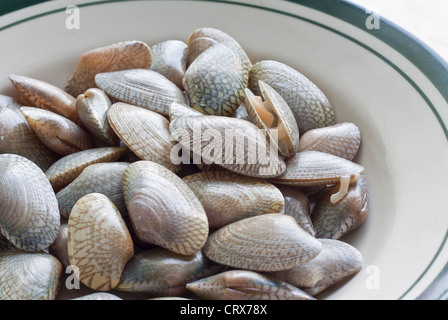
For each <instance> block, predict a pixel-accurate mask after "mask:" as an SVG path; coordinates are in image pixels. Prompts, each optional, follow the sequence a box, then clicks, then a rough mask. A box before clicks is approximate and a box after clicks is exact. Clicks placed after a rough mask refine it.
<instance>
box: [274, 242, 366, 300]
mask: <svg viewBox="0 0 448 320" xmlns="http://www.w3.org/2000/svg"><path fill="white" fill-rule="evenodd" d="M319 242H320V243H321V244H322V250H321V251H320V253H319V254H318V255H317V256H316V257H315V258H313V259H312V260H310V261H308V262H305V263H304V264H301V265H300V266H298V267H295V268H292V269H289V270H283V271H278V272H272V273H270V274H269V275H271V276H273V277H275V278H278V279H281V280H283V281H286V282H288V283H290V284H292V285H294V286H296V287H298V288H300V289H302V290H303V291H305V292H307V293H308V294H310V295H312V296H315V295H317V294H319V293H321V292H322V291H324V290H326V289H328V288H329V287H331V286H333V285H334V284H336V283H339V282H341V281H343V280H345V279H347V278H349V277H350V276H353V275H354V274H356V273H357V272H359V271H360V270H361V268H362V256H361V253H360V252H359V251H358V250H357V249H356V248H354V247H353V246H351V245H349V244H347V243H345V242H342V241H339V240H331V239H319Z"/></svg>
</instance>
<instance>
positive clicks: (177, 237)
mask: <svg viewBox="0 0 448 320" xmlns="http://www.w3.org/2000/svg"><path fill="white" fill-rule="evenodd" d="M123 194H124V199H125V202H126V207H127V209H128V214H129V217H130V220H131V222H132V226H133V229H134V231H135V233H136V235H137V237H138V238H139V239H140V240H141V241H143V242H146V243H152V244H156V245H158V246H161V247H163V248H166V249H168V250H171V251H173V252H176V253H179V254H183V255H190V254H194V253H196V252H198V251H199V250H201V249H202V247H203V245H204V243H205V241H206V239H207V236H208V221H207V215H206V213H205V211H204V209H203V208H202V205H201V203H200V202H199V200H198V199H197V197H196V195H195V194H194V193H193V191H191V190H190V188H189V187H188V186H187V185H186V184H185V182H183V181H182V179H180V178H179V177H178V176H176V175H175V174H174V173H173V172H172V171H170V170H168V169H167V168H165V167H164V166H161V165H159V164H157V163H155V162H151V161H137V162H134V163H133V164H131V165H129V167H127V168H126V170H125V172H124V174H123Z"/></svg>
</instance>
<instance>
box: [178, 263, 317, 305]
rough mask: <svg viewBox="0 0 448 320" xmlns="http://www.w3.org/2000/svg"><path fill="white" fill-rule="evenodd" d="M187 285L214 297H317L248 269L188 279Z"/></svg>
mask: <svg viewBox="0 0 448 320" xmlns="http://www.w3.org/2000/svg"><path fill="white" fill-rule="evenodd" d="M187 289H188V290H190V291H192V292H193V293H195V294H196V295H198V296H199V297H201V298H205V299H211V300H315V299H314V298H313V297H312V296H310V295H309V294H307V293H305V292H303V291H302V290H300V289H299V288H297V287H294V286H293V285H291V284H289V283H286V282H284V281H282V280H279V279H276V278H274V277H271V276H268V275H264V274H260V273H257V272H253V271H248V270H230V271H225V272H222V273H219V274H216V275H213V276H209V277H207V278H204V279H200V280H197V281H195V282H191V283H188V284H187Z"/></svg>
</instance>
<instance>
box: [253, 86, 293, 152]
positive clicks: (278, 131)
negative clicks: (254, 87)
mask: <svg viewBox="0 0 448 320" xmlns="http://www.w3.org/2000/svg"><path fill="white" fill-rule="evenodd" d="M258 86H259V88H260V91H261V95H262V97H263V98H264V101H262V100H261V97H258V96H255V95H254V94H253V93H252V92H251V91H250V90H249V89H247V88H246V89H245V91H246V99H245V102H246V103H245V104H246V109H247V113H248V114H249V115H250V117H251V119H252V121H253V122H254V123H255V124H256V125H258V127H259V128H261V129H264V130H265V131H266V134H267V136H268V137H269V141H270V143H275V144H277V145H278V148H279V150H280V152H281V153H282V154H283V155H284V156H285V157H289V156H291V155H293V154H295V153H296V152H297V150H298V147H299V128H298V126H297V122H296V120H295V118H294V115H293V113H292V111H291V108H290V107H289V106H288V104H287V103H286V101H285V100H284V99H283V98H282V97H281V96H280V95H279V94H278V93H277V92H276V91H275V90H274V89H273V88H272V87H271V86H270V85H268V84H267V83H264V82H263V81H261V80H259V81H258Z"/></svg>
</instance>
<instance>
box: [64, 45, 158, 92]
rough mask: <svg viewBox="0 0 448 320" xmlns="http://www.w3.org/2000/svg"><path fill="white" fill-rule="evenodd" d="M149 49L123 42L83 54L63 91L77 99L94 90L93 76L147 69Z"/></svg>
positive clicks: (149, 60) (149, 62) (149, 63)
mask: <svg viewBox="0 0 448 320" xmlns="http://www.w3.org/2000/svg"><path fill="white" fill-rule="evenodd" d="M151 62H152V55H151V49H150V47H149V46H148V45H147V44H146V43H144V42H142V41H123V42H118V43H115V44H112V45H108V46H104V47H100V48H96V49H93V50H90V51H88V52H86V53H84V54H83V55H82V56H81V58H80V59H79V62H78V65H77V66H76V69H75V71H74V72H73V74H72V76H71V77H70V79H69V81H68V83H67V86H66V88H65V90H66V91H67V92H68V93H70V94H71V95H73V96H74V97H77V96H78V95H80V94H82V93H84V92H85V91H86V90H87V89H90V88H95V87H96V85H95V75H96V74H98V73H100V72H111V71H118V70H127V69H139V68H142V69H149V68H150V67H151Z"/></svg>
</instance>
